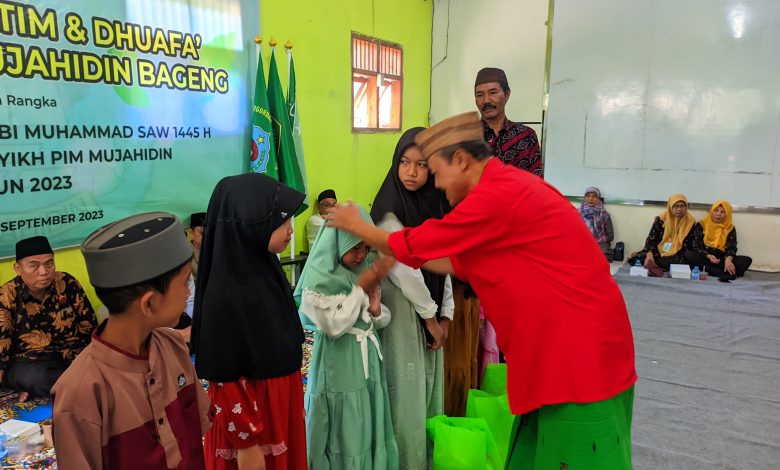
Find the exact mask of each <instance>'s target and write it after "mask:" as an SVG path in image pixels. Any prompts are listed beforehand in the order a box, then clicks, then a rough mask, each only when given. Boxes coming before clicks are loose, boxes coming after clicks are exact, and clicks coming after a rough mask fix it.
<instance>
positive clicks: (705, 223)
mask: <svg viewBox="0 0 780 470" xmlns="http://www.w3.org/2000/svg"><path fill="white" fill-rule="evenodd" d="M719 206H720V207H723V210H724V211H726V218H725V219H723V222H721V223H719V224H716V223H715V222H713V221H712V213H713V212H715V209H717V208H718V207H719ZM699 223H701V226H702V227H704V244H705V245H707V246H709V247H712V248H717V249H719V250H720V251H724V250H725V249H726V237H728V236H729V233H730V232H731V231H732V230H733V229H734V222H732V218H731V204H729V202H728V201H726V200H724V199H718V200H717V201H715V202H714V203H713V204H712V206H711V207H710V210H709V212H707V217H705V218H703V219H701V222H699Z"/></svg>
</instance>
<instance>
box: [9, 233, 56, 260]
mask: <svg viewBox="0 0 780 470" xmlns="http://www.w3.org/2000/svg"><path fill="white" fill-rule="evenodd" d="M49 253H51V254H54V251H53V250H52V249H51V245H49V239H48V238H46V237H44V236H42V235H38V236H35V237H30V238H25V239H24V240H19V241H18V242H16V261H19V260H22V259H24V258H27V257H28V256H35V255H46V254H49Z"/></svg>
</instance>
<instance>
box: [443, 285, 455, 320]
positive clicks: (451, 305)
mask: <svg viewBox="0 0 780 470" xmlns="http://www.w3.org/2000/svg"><path fill="white" fill-rule="evenodd" d="M441 316H442V317H444V318H449V319H450V320H452V319H453V318H454V316H455V298H454V297H453V296H452V278H451V277H450V276H449V275H448V276H447V278H446V279H445V280H444V299H443V300H442V301H441Z"/></svg>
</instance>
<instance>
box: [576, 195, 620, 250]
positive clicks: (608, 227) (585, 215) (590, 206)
mask: <svg viewBox="0 0 780 470" xmlns="http://www.w3.org/2000/svg"><path fill="white" fill-rule="evenodd" d="M580 215H581V216H582V220H583V221H584V222H585V225H587V226H588V229H589V230H590V233H592V234H593V238H595V239H596V243H598V244H599V248H601V251H602V253H604V255H605V256H606V257H607V259H609V260H610V261H611V260H612V246H611V245H612V240H613V239H614V238H615V231H614V229H613V228H612V217H610V215H609V212H607V210H606V209H604V201H603V199H602V198H601V191H599V188H597V187H595V186H591V187H589V188H588V189H586V190H585V197H584V198H583V199H582V203H580Z"/></svg>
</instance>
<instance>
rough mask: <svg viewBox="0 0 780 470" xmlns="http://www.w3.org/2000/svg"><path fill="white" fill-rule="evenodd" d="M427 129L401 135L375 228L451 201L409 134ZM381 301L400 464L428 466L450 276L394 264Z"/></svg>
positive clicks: (409, 223)
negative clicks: (386, 318)
mask: <svg viewBox="0 0 780 470" xmlns="http://www.w3.org/2000/svg"><path fill="white" fill-rule="evenodd" d="M423 130H424V128H422V127H414V128H412V129H409V130H408V131H406V132H404V134H403V135H402V136H401V138H400V140H399V141H398V144H397V145H396V147H395V153H394V154H393V161H392V164H391V166H390V171H388V172H387V176H386V177H385V180H384V182H383V183H382V186H381V187H380V188H379V192H378V193H377V195H376V197H375V198H374V204H373V205H372V206H371V218H373V219H374V222H375V223H376V224H377V226H378V227H381V228H383V229H385V230H387V231H390V232H395V231H397V230H402V229H403V228H404V227H416V226H418V225H420V224H422V223H423V222H425V221H426V220H428V219H440V218H442V217H443V216H444V214H445V213H446V211H447V209H448V208H449V204H447V199H446V197H445V196H444V193H443V192H442V191H440V190H438V189H436V187H435V186H434V180H433V175H431V174H429V171H428V164H427V163H426V161H425V157H424V156H423V154H422V152H421V151H420V148H419V147H417V146H416V145H415V143H414V138H415V137H416V136H417V134H419V133H420V132H422V131H423ZM382 303H383V304H385V305H387V307H388V308H389V309H390V311H391V312H393V315H392V319H391V321H390V324H389V325H387V326H386V327H385V328H383V329H382V330H381V331H380V332H379V336H380V338H381V340H382V347H383V348H384V356H385V358H384V362H385V368H386V370H387V389H388V392H389V393H390V406H391V410H392V417H393V428H394V429H395V438H396V441H397V442H398V453H399V455H400V461H401V466H400V467H401V468H402V469H424V468H427V467H428V454H429V453H432V451H433V443H432V442H429V441H428V438H427V437H426V433H425V423H426V420H427V419H428V418H432V417H434V416H437V415H440V414H443V413H444V355H443V351H442V349H441V346H442V345H443V342H444V340H445V339H446V335H445V336H442V335H444V334H445V332H446V331H447V330H448V328H449V323H450V320H452V317H453V312H454V310H455V303H454V300H453V297H452V282H451V280H450V277H449V276H442V275H438V274H434V273H431V272H428V271H421V270H419V269H412V268H410V267H409V266H406V265H403V264H400V263H397V264H396V265H395V266H393V269H391V270H390V273H389V277H388V279H387V281H385V282H384V283H383V284H382Z"/></svg>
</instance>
